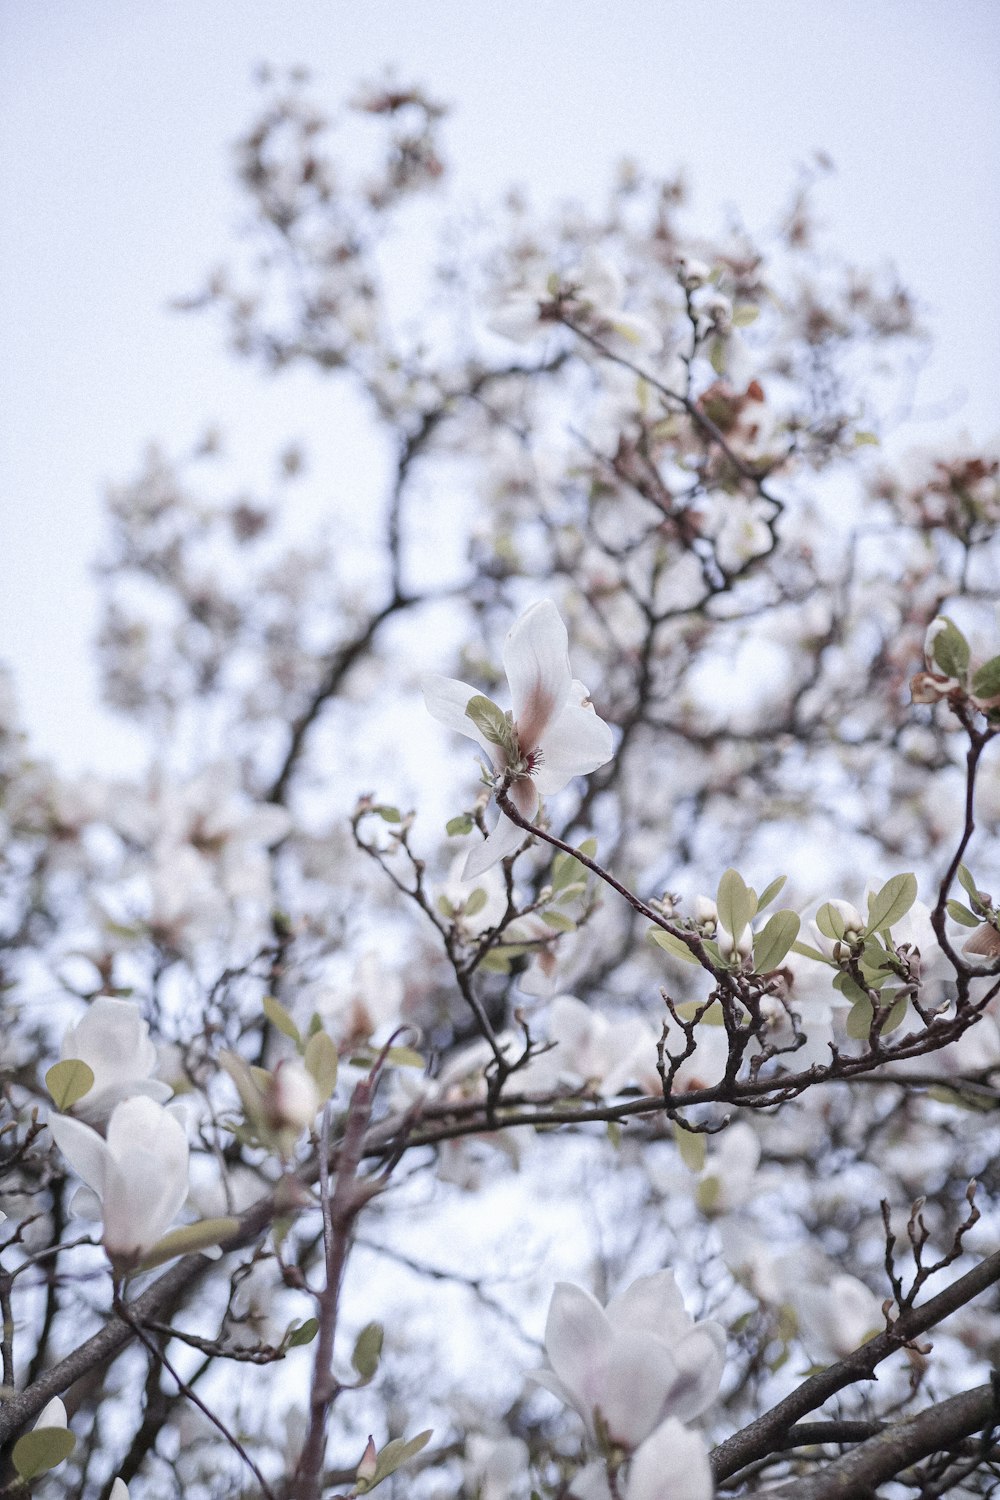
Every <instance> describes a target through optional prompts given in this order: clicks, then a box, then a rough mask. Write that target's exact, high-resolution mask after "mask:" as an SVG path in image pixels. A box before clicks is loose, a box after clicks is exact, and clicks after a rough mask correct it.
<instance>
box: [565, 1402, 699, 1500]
mask: <svg viewBox="0 0 1000 1500" xmlns="http://www.w3.org/2000/svg"><path fill="white" fill-rule="evenodd" d="M617 1493H618V1494H619V1495H621V1496H622V1500H664V1497H669V1500H712V1494H713V1485H712V1469H711V1465H710V1464H709V1461H708V1451H707V1449H706V1447H705V1440H704V1438H703V1437H702V1436H701V1434H700V1433H698V1432H692V1431H691V1430H690V1429H689V1428H687V1427H684V1426H682V1424H681V1423H680V1422H678V1420H677V1418H676V1417H668V1418H667V1420H666V1421H665V1422H661V1423H660V1425H659V1427H657V1429H656V1431H655V1432H654V1433H653V1434H652V1436H651V1437H648V1438H647V1439H646V1441H645V1442H644V1443H642V1444H641V1445H640V1446H639V1448H637V1449H636V1452H635V1454H634V1455H633V1457H632V1461H631V1463H630V1464H629V1467H628V1477H627V1479H626V1480H625V1485H624V1488H622V1485H621V1481H620V1479H619V1483H618V1488H617ZM570 1494H571V1495H574V1496H576V1500H611V1486H610V1485H609V1484H608V1479H607V1469H606V1467H605V1465H604V1464H603V1463H601V1462H600V1461H598V1462H595V1463H592V1464H588V1465H587V1467H586V1468H585V1469H582V1470H581V1471H580V1473H579V1474H578V1475H577V1476H576V1478H575V1479H574V1480H573V1483H572V1486H571V1487H570Z"/></svg>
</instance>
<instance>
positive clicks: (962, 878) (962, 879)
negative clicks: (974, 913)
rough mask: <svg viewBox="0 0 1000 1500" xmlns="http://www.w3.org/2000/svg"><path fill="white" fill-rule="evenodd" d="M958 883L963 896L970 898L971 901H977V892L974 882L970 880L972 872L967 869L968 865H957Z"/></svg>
mask: <svg viewBox="0 0 1000 1500" xmlns="http://www.w3.org/2000/svg"><path fill="white" fill-rule="evenodd" d="M958 883H959V885H960V886H961V887H962V889H963V891H964V892H965V894H966V895H967V896H971V897H972V899H973V901H978V900H979V891H978V888H977V886H976V882H975V881H974V880H973V878H972V871H971V870H970V869H969V867H968V865H959V867H958Z"/></svg>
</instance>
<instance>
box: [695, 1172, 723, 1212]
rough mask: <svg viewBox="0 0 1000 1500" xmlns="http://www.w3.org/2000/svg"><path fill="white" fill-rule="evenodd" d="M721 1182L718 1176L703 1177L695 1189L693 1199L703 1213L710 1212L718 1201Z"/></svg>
mask: <svg viewBox="0 0 1000 1500" xmlns="http://www.w3.org/2000/svg"><path fill="white" fill-rule="evenodd" d="M721 1191H722V1183H721V1182H720V1181H719V1179H718V1177H714V1176H713V1177H703V1178H702V1179H701V1181H700V1182H699V1184H698V1187H697V1189H696V1191H695V1195H694V1201H695V1203H696V1204H697V1205H698V1207H699V1208H700V1209H701V1211H702V1213H703V1214H711V1213H713V1212H714V1210H715V1205H716V1204H717V1203H718V1201H719V1194H720V1192H721Z"/></svg>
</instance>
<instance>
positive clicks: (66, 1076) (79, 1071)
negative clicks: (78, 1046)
mask: <svg viewBox="0 0 1000 1500" xmlns="http://www.w3.org/2000/svg"><path fill="white" fill-rule="evenodd" d="M45 1087H46V1088H47V1089H48V1091H49V1093H50V1094H51V1095H52V1103H53V1104H54V1105H55V1107H56V1109H72V1108H73V1105H74V1104H75V1103H76V1102H77V1100H78V1099H82V1098H83V1096H84V1094H89V1093H90V1090H91V1089H92V1088H93V1087H94V1070H93V1068H92V1067H90V1066H89V1064H88V1063H85V1062H83V1061H82V1060H81V1059H80V1058H79V1057H67V1058H66V1059H65V1060H64V1061H63V1062H57V1063H54V1064H53V1066H52V1067H51V1068H50V1069H49V1071H48V1072H47V1073H46V1075H45Z"/></svg>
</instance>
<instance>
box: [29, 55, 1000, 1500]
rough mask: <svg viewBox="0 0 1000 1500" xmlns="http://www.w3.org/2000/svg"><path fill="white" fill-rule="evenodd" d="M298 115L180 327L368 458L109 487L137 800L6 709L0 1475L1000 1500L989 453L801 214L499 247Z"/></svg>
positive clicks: (178, 472) (426, 146)
mask: <svg viewBox="0 0 1000 1500" xmlns="http://www.w3.org/2000/svg"><path fill="white" fill-rule="evenodd" d="M301 82H302V81H301V80H297V79H292V80H289V81H283V80H279V81H278V82H276V83H271V84H269V85H268V95H267V99H266V103H265V106H264V108H263V113H262V115H261V118H260V121H259V123H258V124H257V125H255V127H254V128H253V129H252V130H251V132H250V133H249V134H248V135H247V137H246V139H245V140H244V141H243V142H242V144H241V146H240V155H239V172H240V178H241V181H242V184H243V186H244V189H245V191H246V194H247V198H248V202H249V205H250V208H251V210H252V212H251V214H250V218H249V227H248V235H247V242H246V245H245V247H244V250H245V253H243V252H241V254H240V255H239V256H238V257H237V262H236V264H235V265H234V266H233V267H232V268H230V269H227V270H225V271H220V272H218V273H216V274H215V275H214V276H213V277H212V279H211V280H210V282H209V283H208V284H207V286H206V287H205V289H204V290H203V291H202V292H200V293H199V294H197V295H195V296H192V297H191V298H189V299H187V305H189V306H191V307H200V308H206V309H208V310H209V311H210V312H211V313H213V314H215V315H217V316H220V317H221V318H222V320H223V322H224V325H225V327H226V328H227V330H228V334H229V336H230V338H231V340H232V343H233V347H234V349H235V351H236V352H237V354H238V355H239V356H240V357H242V358H245V359H248V360H251V361H254V362H256V363H257V364H258V365H260V366H261V367H262V368H264V369H266V370H268V371H270V372H272V373H273V374H276V375H280V373H281V372H282V371H283V370H285V369H287V368H289V367H291V366H294V365H300V366H306V367H308V368H309V369H310V370H312V371H313V372H315V373H317V374H322V375H323V376H325V377H326V378H327V379H328V380H329V381H330V382H331V389H336V391H337V392H338V400H339V401H340V405H338V406H336V407H335V408H334V410H336V411H338V412H343V413H346V414H347V415H346V416H345V418H344V420H345V422H349V423H350V424H351V431H352V450H353V449H354V448H355V447H356V446H357V445H358V443H359V442H360V438H357V437H356V436H355V435H356V434H361V433H363V434H364V443H365V444H367V449H366V451H368V452H370V453H371V455H372V457H371V460H370V462H369V463H368V464H367V466H366V468H365V466H362V468H364V469H365V471H364V472H359V470H358V467H357V466H356V465H353V464H352V465H350V466H348V467H347V469H346V470H345V473H344V474H343V476H342V477H341V480H340V482H341V484H342V486H343V494H338V495H337V496H336V497H335V500H334V502H333V503H332V504H331V503H330V501H329V498H328V494H327V492H326V490H325V488H324V490H323V492H322V498H323V501H324V506H323V516H322V517H321V519H320V520H319V521H318V523H317V524H316V528H315V531H314V532H313V533H311V534H310V533H309V532H308V525H307V522H308V516H309V514H310V512H312V513H313V514H315V510H316V498H315V495H312V494H311V493H310V488H309V486H310V479H309V470H308V455H307V454H305V453H303V452H302V451H301V450H300V449H292V448H286V449H285V450H284V451H283V452H282V453H281V455H280V461H279V464H278V470H277V472H278V476H279V477H278V480H277V481H276V483H275V484H274V485H273V486H271V488H270V489H268V490H265V491H262V492H261V493H259V494H248V493H245V492H240V493H237V494H232V493H229V492H228V491H227V489H226V484H225V465H224V455H223V453H222V449H221V445H220V443H219V441H218V440H217V439H215V438H211V439H209V440H206V441H205V442H203V443H201V444H200V445H199V446H198V448H197V450H196V451H195V452H194V453H193V454H191V455H189V456H187V457H176V458H171V457H168V456H166V455H164V454H162V453H160V452H157V451H152V452H151V453H150V454H149V456H148V458H147V460H146V462H145V464H144V465H143V467H142V469H141V471H140V472H139V474H138V475H137V477H136V478H135V479H134V480H133V481H132V482H130V483H128V484H123V485H121V486H120V487H118V488H117V489H115V490H114V491H113V492H112V494H111V495H110V496H109V532H108V540H107V543H106V547H105V551H104V555H103V558H102V561H101V568H100V578H101V587H102V591H103V599H104V617H103V629H102V634H101V641H100V650H101V658H102V666H103V671H104V682H105V690H106V694H107V697H108V700H109V702H110V703H111V704H113V705H114V706H115V707H116V708H117V709H119V710H120V711H121V712H122V713H125V714H127V715H129V716H130V718H131V719H132V720H133V722H135V723H137V724H138V725H140V726H142V727H143V728H145V730H146V731H147V732H148V734H149V741H150V760H149V770H148V774H147V775H146V776H145V777H143V778H140V779H138V780H136V781H134V782H130V783H122V782H113V781H110V780H107V781H102V780H100V779H98V778H97V777H84V778H81V779H77V780H70V779H67V778H65V777H63V776H61V775H59V774H58V773H57V772H56V771H55V770H54V769H52V768H51V767H49V766H47V765H45V764H44V763H41V762H40V761H39V760H38V759H37V758H35V757H34V756H33V755H32V753H31V750H30V747H29V746H28V745H27V743H26V742H25V739H24V736H23V735H22V734H21V733H20V731H19V730H18V727H17V720H16V711H15V708H14V706H13V704H12V703H11V702H10V701H9V696H8V698H6V699H5V701H4V703H3V714H2V731H0V732H2V738H0V755H2V760H0V817H2V828H3V835H4V843H3V854H2V863H0V871H2V878H3V894H2V904H0V920H2V931H3V945H2V960H0V963H2V970H3V985H2V987H0V1004H2V1006H3V1038H4V1053H3V1059H2V1061H3V1118H2V1124H0V1166H2V1171H3V1177H2V1190H3V1200H2V1201H3V1208H4V1211H5V1213H6V1220H5V1222H4V1223H3V1225H2V1227H0V1249H2V1254H0V1308H2V1313H3V1336H2V1345H0V1353H2V1362H3V1371H2V1375H3V1398H4V1399H3V1401H2V1402H0V1442H2V1444H3V1453H4V1459H3V1463H4V1467H3V1469H2V1471H0V1485H2V1486H3V1488H2V1493H3V1494H6V1495H9V1496H12V1497H14V1496H23V1495H26V1494H29V1493H34V1492H35V1491H36V1490H37V1493H38V1494H39V1495H42V1496H44V1495H45V1494H50V1495H57V1494H66V1495H78V1496H87V1497H89V1496H96V1495H100V1496H102V1497H109V1496H110V1497H112V1500H124V1497H126V1496H127V1495H128V1494H129V1493H131V1494H132V1495H133V1496H138V1497H146V1496H148V1497H159V1496H169V1495H175V1494H180V1493H182V1494H184V1495H185V1496H191V1497H202V1496H204V1497H211V1496H231V1495H237V1494H242V1495H248V1496H250V1495H253V1496H264V1497H268V1500H317V1497H320V1496H333V1495H339V1496H342V1497H349V1496H357V1495H362V1494H366V1493H368V1491H369V1490H372V1489H374V1488H376V1487H377V1486H379V1485H382V1484H383V1483H384V1485H385V1489H384V1491H383V1493H395V1494H398V1495H403V1494H406V1495H413V1496H427V1497H432V1496H442V1497H443V1496H466V1497H470V1500H471V1497H475V1496H478V1497H479V1500H499V1497H501V1496H508V1495H509V1496H528V1495H529V1494H535V1495H539V1496H543V1497H546V1500H554V1497H558V1496H576V1497H578V1500H595V1497H602V1500H604V1497H615V1500H702V1497H706V1496H710V1495H712V1494H713V1493H719V1494H740V1493H757V1492H759V1491H764V1490H767V1491H768V1492H770V1493H772V1494H776V1495H788V1496H792V1495H795V1496H798V1497H809V1500H811V1497H817V1500H818V1497H825V1496H834V1495H836V1496H838V1497H845V1496H859V1497H860V1496H868V1495H872V1494H875V1493H879V1494H884V1495H886V1496H897V1495H899V1496H921V1497H930V1496H937V1495H945V1494H951V1495H970V1496H971V1495H985V1494H989V1493H993V1492H994V1490H995V1488H996V1483H997V1473H998V1469H997V1460H998V1450H997V1447H996V1444H995V1438H994V1434H995V1431H996V1429H997V1426H998V1424H1000V1412H998V1394H997V1391H996V1388H995V1385H994V1383H993V1380H992V1378H991V1375H990V1367H991V1359H992V1354H993V1348H994V1345H995V1344H996V1342H997V1339H998V1338H1000V1324H998V1322H997V1318H996V1314H995V1312H994V1311H993V1310H992V1305H991V1304H990V1302H989V1300H988V1299H987V1298H984V1296H983V1294H984V1293H986V1292H987V1291H989V1290H990V1289H992V1288H993V1287H994V1286H995V1285H996V1283H997V1282H1000V1253H997V1252H996V1251H995V1250H994V1249H993V1243H994V1240H995V1236H993V1235H991V1234H990V1229H991V1228H993V1227H995V1225H996V1222H997V1216H998V1197H1000V1178H998V1176H997V1170H996V1166H995V1161H996V1155H997V1146H998V1132H997V1129H996V1126H995V1124H994V1123H993V1120H994V1112H995V1110H996V1105H997V1100H998V1094H997V1087H996V1084H995V1082H994V1079H995V1077H996V1073H997V1070H998V1069H1000V1029H998V1023H997V1016H996V1009H997V1004H998V1001H997V996H998V992H1000V915H998V908H997V906H996V905H995V903H994V899H993V897H992V895H991V894H990V892H991V891H992V890H994V889H995V888H996V881H997V876H998V870H997V861H996V854H995V849H993V848H991V844H990V838H989V835H990V833H991V832H995V830H996V825H997V823H998V821H1000V767H998V764H997V760H996V756H995V754H994V753H993V752H991V751H990V749H989V746H990V743H991V741H992V740H993V739H994V738H995V737H996V735H997V734H998V732H1000V654H998V653H1000V639H998V635H1000V632H998V627H997V622H996V619H995V617H994V609H993V607H994V605H995V603H996V596H997V583H998V572H997V563H998V555H997V551H998V549H997V544H996V537H995V533H996V523H997V519H998V516H1000V480H998V461H997V458H996V456H995V455H993V454H992V453H990V452H989V451H984V450H982V449H981V448H978V447H976V446H975V445H974V444H973V443H972V442H971V440H970V441H965V442H963V443H962V444H961V445H959V446H957V447H955V448H954V449H953V450H952V451H951V452H949V453H939V452H937V453H924V454H918V455H916V456H913V457H911V458H907V459H905V460H903V461H902V462H900V463H899V464H897V465H895V466H894V465H892V464H890V463H889V462H888V460H886V459H884V458H883V457H882V450H881V448H880V446H879V443H878V438H877V433H878V431H879V429H880V427H881V426H883V425H884V421H885V419H884V417H883V415H882V414H883V413H884V412H886V411H887V410H889V409H892V408H893V407H894V406H898V399H899V397H900V395H901V394H902V396H904V397H905V396H906V394H907V385H908V382H909V381H910V379H911V374H910V372H911V371H912V368H913V356H914V352H915V350H916V349H917V348H918V346H919V342H920V339H921V334H920V330H919V327H918V323H917V317H916V313H915V308H914V304H913V302H912V300H911V298H910V297H909V296H908V295H907V293H906V292H905V291H904V290H903V289H902V288H901V287H900V286H898V285H897V284H895V283H894V282H892V281H891V280H890V281H885V282H883V281H880V280H879V279H877V278H873V277H871V276H870V275H868V274H866V273H864V272H862V271H859V270H857V269H855V268H853V267H850V266H846V265H843V264H842V263H840V262H838V261H836V260H835V259H832V258H831V257H830V255H829V254H828V253H827V252H825V251H821V249H820V247H818V246H817V244H816V241H815V236H814V232H813V228H812V220H811V212H810V187H811V184H810V183H808V182H803V183H802V184H801V185H800V188H799V190H798V191H797V192H796V194H795V196H794V198H793V201H792V204H791V206H790V208H789V211H788V214H787V216H786V218H785V220H784V222H783V223H782V224H781V226H780V228H779V230H778V232H777V233H776V235H775V236H774V237H773V239H772V240H770V241H769V242H767V243H760V242H758V241H757V240H756V239H755V238H754V237H753V236H752V235H751V234H750V233H749V231H747V230H745V229H743V228H741V227H735V228H732V227H731V228H729V229H728V230H726V232H725V233H723V234H720V235H718V236H716V237H714V238H713V237H710V236H707V235H705V234H700V233H696V232H695V231H694V230H693V229H692V228H691V226H690V225H689V224H688V223H687V221H686V214H685V208H684V202H683V193H682V191H681V188H680V186H679V184H677V183H674V182H669V181H668V182H664V181H658V180H653V179H650V178H648V177H646V176H645V175H644V174H643V173H642V171H641V170H640V169H639V168H638V167H634V166H628V167H625V168H623V169H622V170H621V172H620V173H619V175H618V177H617V179H616V181H615V182H614V184H613V186H612V188H611V190H610V192H609V194H608V196H607V198H606V200H605V201H604V202H603V203H602V204H601V205H600V206H599V207H598V208H596V209H592V210H590V209H584V208H582V207H580V206H579V205H576V206H573V207H569V208H565V209H561V210H559V211H557V212H556V213H555V214H554V215H553V216H551V217H545V216H540V215H538V214H536V213H535V212H533V211H532V210H530V209H529V207H528V206H527V205H526V204H525V203H524V202H523V201H522V200H521V199H520V198H519V197H518V196H516V195H512V196H511V197H510V199H509V200H508V201H507V202H506V203H505V204H504V205H503V206H502V207H501V208H500V209H498V210H497V212H496V213H495V214H494V215H493V216H492V218H491V219H490V221H489V227H488V228H483V227H482V224H481V222H480V220H478V219H473V218H471V217H470V215H469V214H468V213H466V212H463V211H461V206H460V205H459V206H456V205H455V204H453V202H452V200H451V199H450V198H449V196H448V190H447V184H446V173H445V168H444V162H443V148H442V146H441V143H440V139H439V138H440V136H441V132H442V129H443V125H442V117H443V111H442V110H441V109H440V108H439V107H438V106H437V105H436V104H435V103H434V102H433V100H431V99H430V98H429V97H428V96H427V95H425V94H424V93H423V92H421V91H420V90H418V89H402V88H397V87H395V86H390V87H386V88H382V89H374V90H370V91H368V92H366V93H365V94H364V95H363V96H362V97H360V98H359V99H358V100H356V101H354V105H353V112H352V113H351V114H350V115H349V116H347V117H346V119H345V121H344V122H343V124H342V129H343V131H344V133H345V134H346V137H347V140H346V145H345V147H344V148H343V150H346V151H348V152H349V155H350V159H351V160H359V159H361V157H362V153H364V152H367V153H368V155H367V157H364V164H363V165H362V166H361V167H360V168H356V169H354V170H353V171H352V170H349V169H348V167H347V166H345V165H344V164H343V163H342V161H341V160H340V158H339V157H338V156H337V154H336V153H337V150H338V147H337V144H336V140H335V137H334V133H333V132H332V131H331V130H330V128H329V127H328V126H327V124H326V122H325V121H324V120H323V119H322V118H321V117H320V116H319V115H318V114H317V113H316V112H315V111H314V110H313V108H312V107H311V106H310V105H309V103H308V102H307V100H306V99H305V97H304V92H303V89H302V87H301ZM415 245H430V247H431V248H430V249H429V250H428V252H427V256H426V263H425V264H424V265H422V266H416V265H415V264H414V261H415V257H414V254H413V250H412V247H413V246H415ZM401 252H404V253H401ZM319 482H320V483H321V484H322V486H324V487H325V486H327V485H328V484H329V482H330V476H329V475H326V474H323V475H322V476H319ZM304 516H305V518H306V519H303V517H304ZM456 660H457V663H458V665H457V670H458V671H460V672H461V674H462V679H468V680H467V681H466V680H460V679H459V678H457V677H452V676H450V675H442V669H445V670H446V671H448V672H450V671H454V670H456V666H455V662H456ZM577 672H579V673H580V677H579V678H578V677H577V676H576V675H575V674H576V673H577ZM581 679H582V680H581ZM584 683H586V684H587V686H584ZM421 690H422V691H421ZM428 710H430V712H429V713H428ZM435 719H436V720H438V721H440V723H437V724H436V723H435V722H434V721H435ZM456 732H457V734H460V735H464V736H466V737H467V738H470V739H472V740H474V741H475V742H476V743H477V745H478V747H479V751H480V755H479V768H478V770H477V769H476V766H475V763H474V760H473V759H470V757H468V756H463V755H462V753H461V743H460V741H459V739H458V738H457V735H456ZM411 809H415V810H411ZM984 834H985V836H984ZM394 1476H395V1477H394Z"/></svg>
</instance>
